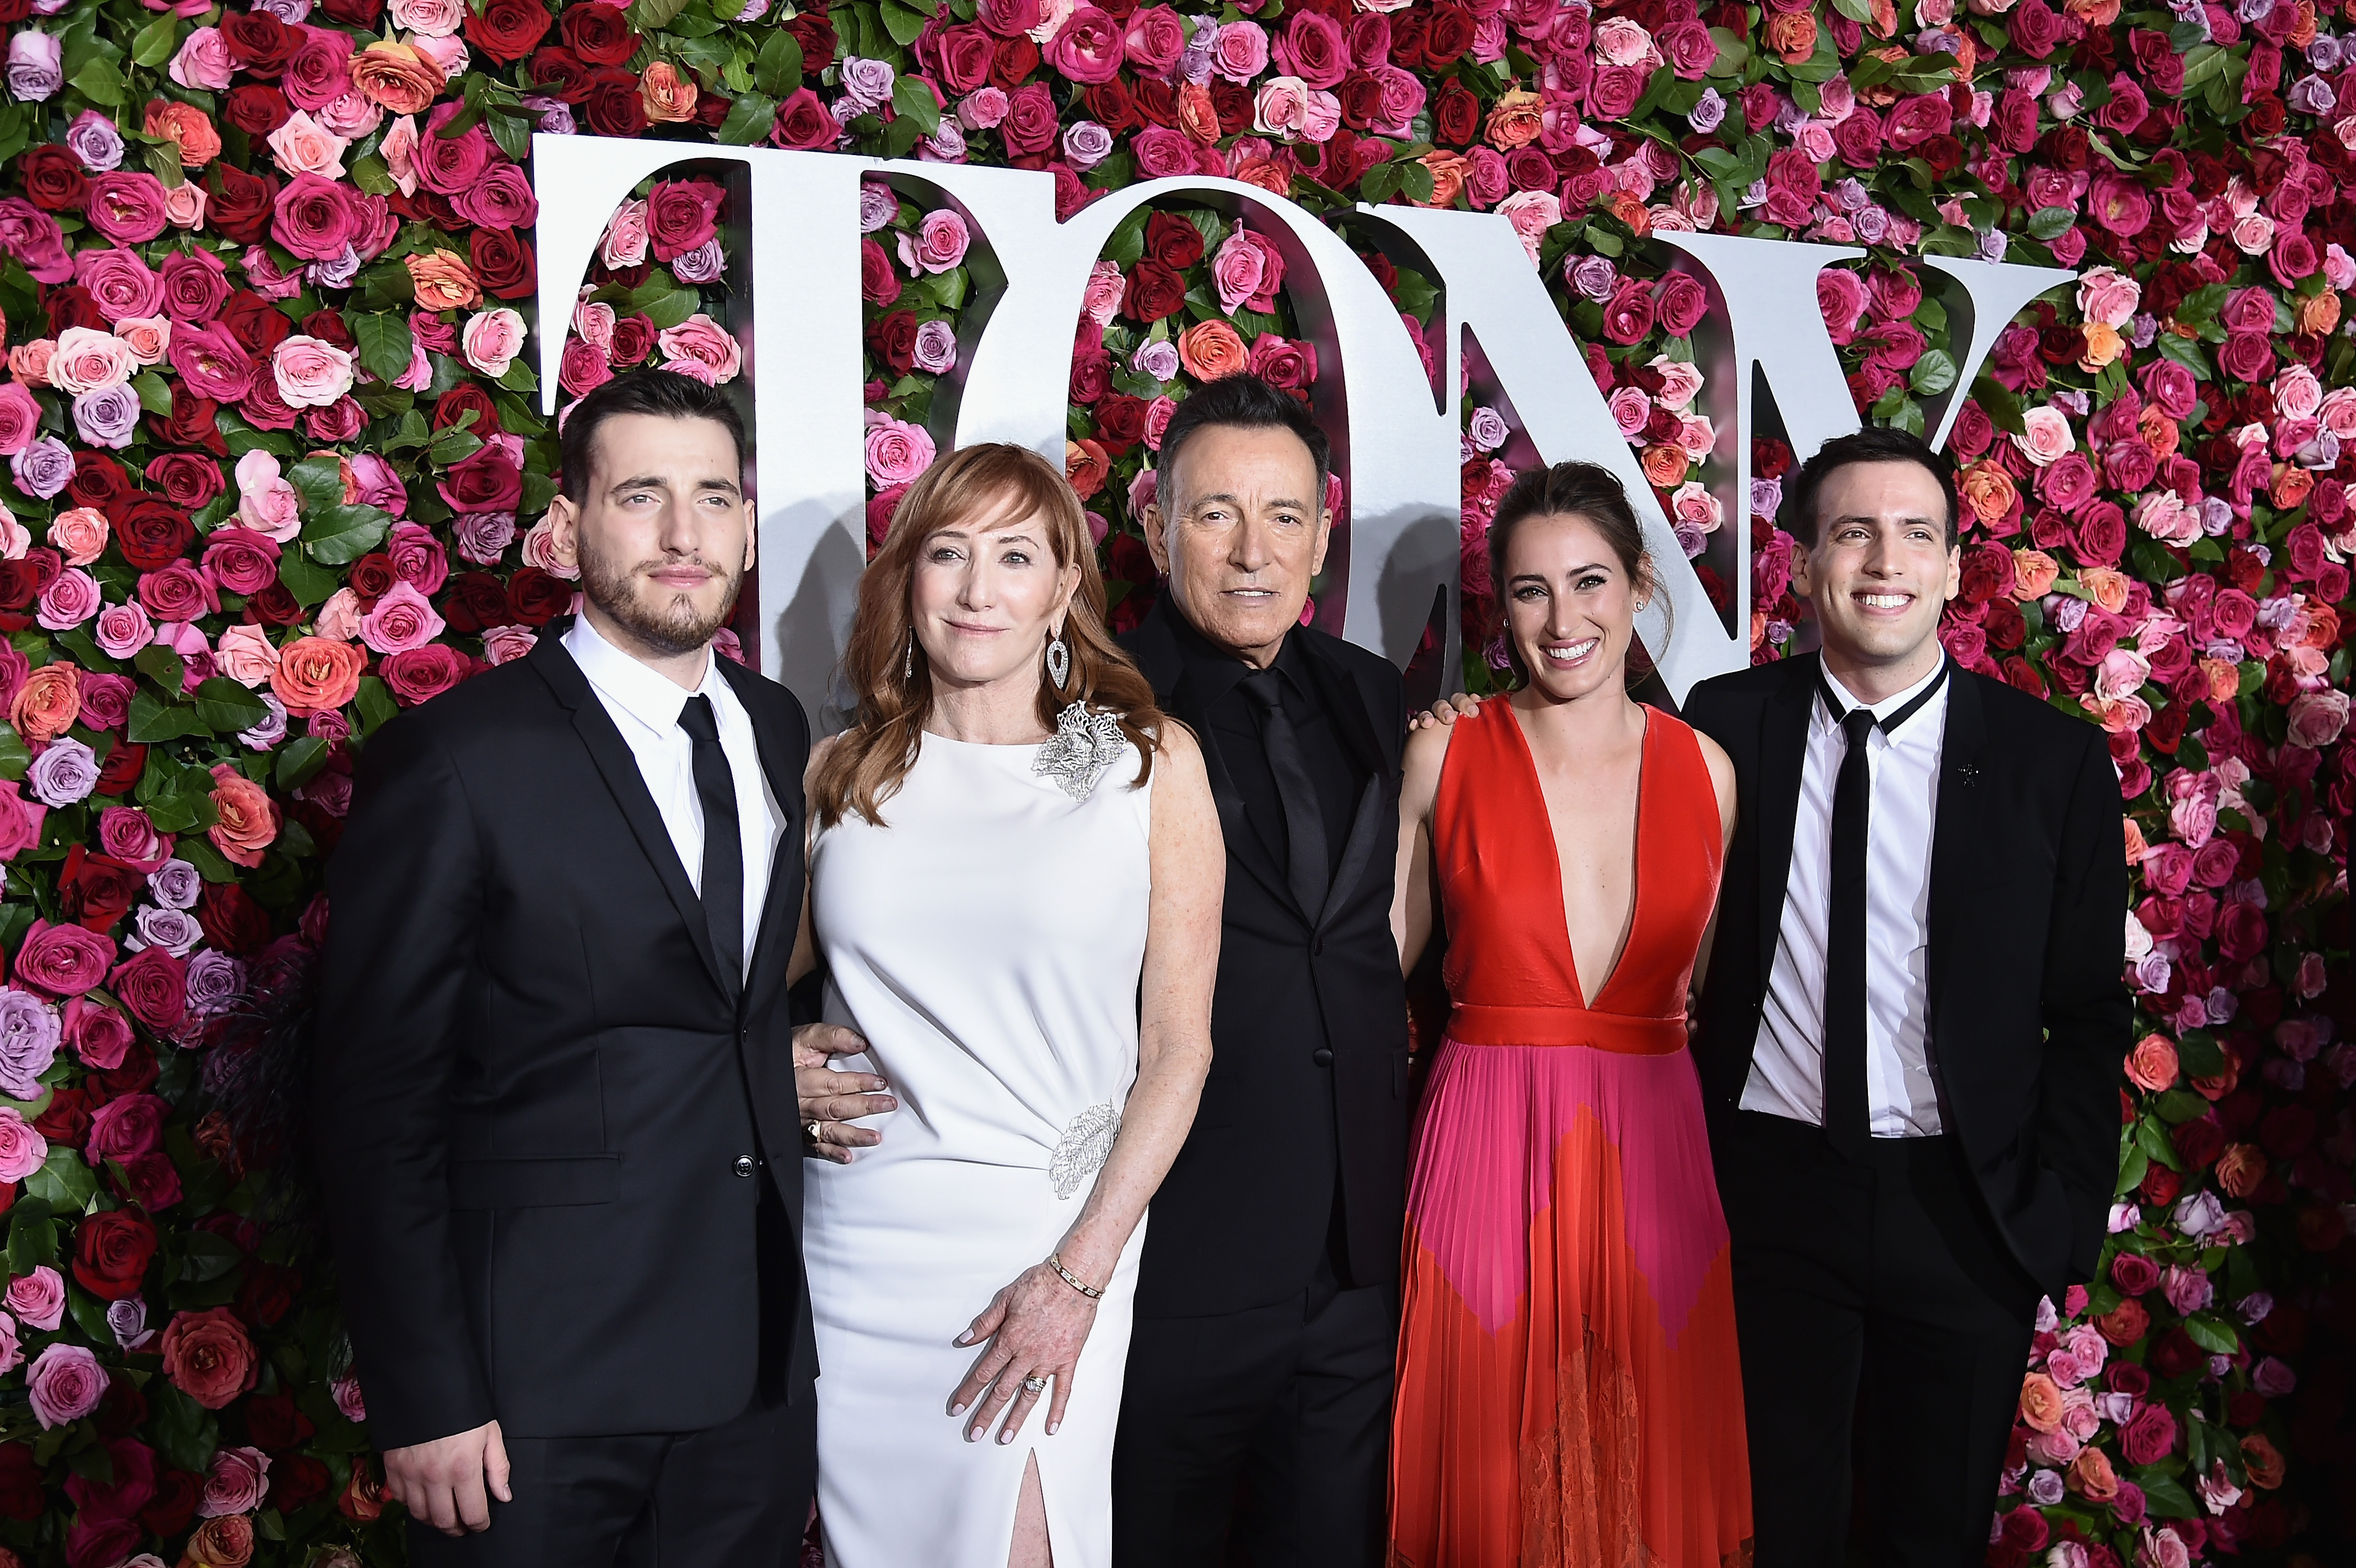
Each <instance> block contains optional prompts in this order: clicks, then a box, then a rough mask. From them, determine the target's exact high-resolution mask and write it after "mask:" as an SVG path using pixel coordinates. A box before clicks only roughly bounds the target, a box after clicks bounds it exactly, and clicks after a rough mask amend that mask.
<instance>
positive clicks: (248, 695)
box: [197, 675, 270, 735]
mask: <svg viewBox="0 0 2356 1568" xmlns="http://www.w3.org/2000/svg"><path fill="white" fill-rule="evenodd" d="M197 717H198V718H199V719H201V720H203V721H204V724H205V726H206V727H207V728H209V729H210V730H211V731H212V732H213V733H214V734H215V735H235V734H236V733H237V732H238V731H240V730H249V729H252V727H253V726H254V725H258V724H262V723H265V722H266V721H267V720H268V719H269V717H270V705H269V704H268V703H264V702H263V701H262V699H261V698H260V697H257V696H255V695H254V694H253V693H252V692H249V691H247V690H246V689H245V688H244V687H243V686H241V685H240V684H238V682H235V681H232V680H230V678H229V677H228V676H226V675H215V676H213V677H212V678H211V679H209V680H208V681H206V682H204V683H203V684H201V685H199V686H198V688H197Z"/></svg>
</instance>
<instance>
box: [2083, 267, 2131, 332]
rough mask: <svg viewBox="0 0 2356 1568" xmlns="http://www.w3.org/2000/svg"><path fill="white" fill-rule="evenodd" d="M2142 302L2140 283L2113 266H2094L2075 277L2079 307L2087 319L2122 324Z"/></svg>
mask: <svg viewBox="0 0 2356 1568" xmlns="http://www.w3.org/2000/svg"><path fill="white" fill-rule="evenodd" d="M2142 303H2143V285H2141V284H2138V283H2137V282H2136V280H2135V279H2133V278H2131V277H2127V276H2126V275H2124V274H2121V273H2120V272H2119V271H2118V270H2117V269H2116V268H2115V267H2096V268H2094V270H2093V271H2091V272H2089V273H2087V274H2084V275H2083V276H2082V277H2081V278H2079V280H2078V309H2079V311H2080V313H2081V314H2083V316H2084V317H2085V318H2086V319H2087V320H2089V321H2094V322H2100V323H2101V324H2102V325H2103V326H2104V327H2113V328H2117V327H2125V326H2126V324H2127V321H2128V319H2129V318H2130V317H2133V316H2134V315H2135V313H2136V306H2139V305H2140V304H2142Z"/></svg>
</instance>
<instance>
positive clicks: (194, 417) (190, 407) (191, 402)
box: [147, 386, 229, 457]
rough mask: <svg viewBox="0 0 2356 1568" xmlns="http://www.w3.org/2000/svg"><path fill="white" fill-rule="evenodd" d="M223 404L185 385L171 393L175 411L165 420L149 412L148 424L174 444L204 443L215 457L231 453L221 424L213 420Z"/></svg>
mask: <svg viewBox="0 0 2356 1568" xmlns="http://www.w3.org/2000/svg"><path fill="white" fill-rule="evenodd" d="M219 413H220V404H219V403H215V402H214V401H213V400H212V399H210V398H209V397H202V396H199V395H198V394H197V393H195V392H189V391H188V390H187V388H186V387H185V386H181V387H177V388H175V389H174V390H173V393H172V412H171V413H169V414H168V415H166V417H164V418H162V419H157V418H156V417H155V416H154V415H153V414H150V415H149V416H148V419H147V427H148V428H149V429H150V430H152V431H154V432H155V434H156V436H157V438H158V439H160V440H163V441H166V442H167V443H169V444H170V445H172V446H201V447H203V448H205V449H206V450H207V451H209V452H210V453H212V455H213V456H216V457H226V456H229V443H228V442H227V441H225V440H223V439H222V438H221V433H220V425H219V424H216V423H214V420H215V417H216V416H217V415H218V414H219Z"/></svg>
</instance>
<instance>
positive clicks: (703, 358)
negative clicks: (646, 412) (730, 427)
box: [655, 310, 744, 386]
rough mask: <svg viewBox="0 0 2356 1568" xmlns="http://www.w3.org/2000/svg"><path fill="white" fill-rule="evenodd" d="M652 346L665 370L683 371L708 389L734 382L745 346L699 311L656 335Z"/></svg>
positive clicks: (741, 362) (742, 363)
mask: <svg viewBox="0 0 2356 1568" xmlns="http://www.w3.org/2000/svg"><path fill="white" fill-rule="evenodd" d="M655 346H656V347H657V348H658V349H660V350H661V351H662V356H663V368H664V369H665V370H669V371H682V372H684V373H686V374H688V375H691V376H694V377H695V379H696V380H698V381H703V382H705V383H706V384H708V385H713V386H717V385H719V384H720V383H721V382H723V381H734V380H735V379H736V375H737V373H738V372H739V371H742V370H743V369H744V346H743V345H742V344H740V343H738V342H737V341H736V339H735V338H734V337H732V336H730V335H729V332H728V329H727V328H724V327H723V326H721V325H720V323H718V322H717V321H714V320H712V317H709V316H706V315H704V314H703V312H701V311H700V310H699V311H697V312H696V313H695V314H694V315H692V316H691V317H688V318H687V319H686V320H684V321H682V322H680V324H679V325H678V326H676V327H669V328H664V329H663V330H662V331H660V332H659V333H657V334H656V335H655Z"/></svg>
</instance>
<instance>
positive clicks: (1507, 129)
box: [1489, 88, 1546, 153]
mask: <svg viewBox="0 0 2356 1568" xmlns="http://www.w3.org/2000/svg"><path fill="white" fill-rule="evenodd" d="M1543 102H1546V101H1545V100H1544V99H1543V98H1541V97H1539V96H1538V95H1537V93H1535V92H1526V91H1522V90H1520V89H1518V88H1516V89H1515V90H1514V91H1511V92H1508V93H1506V94H1505V96H1504V97H1503V98H1500V99H1498V100H1497V106H1496V107H1495V108H1494V109H1492V110H1490V111H1489V145H1491V146H1493V147H1494V148H1496V149H1497V150H1498V151H1499V152H1502V153H1510V152H1512V151H1513V150H1514V149H1515V147H1526V146H1528V145H1530V144H1531V143H1532V142H1535V141H1537V139H1538V132H1539V131H1540V129H1542V127H1541V126H1540V125H1539V124H1538V106H1539V105H1540V104H1542V103H1543Z"/></svg>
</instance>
